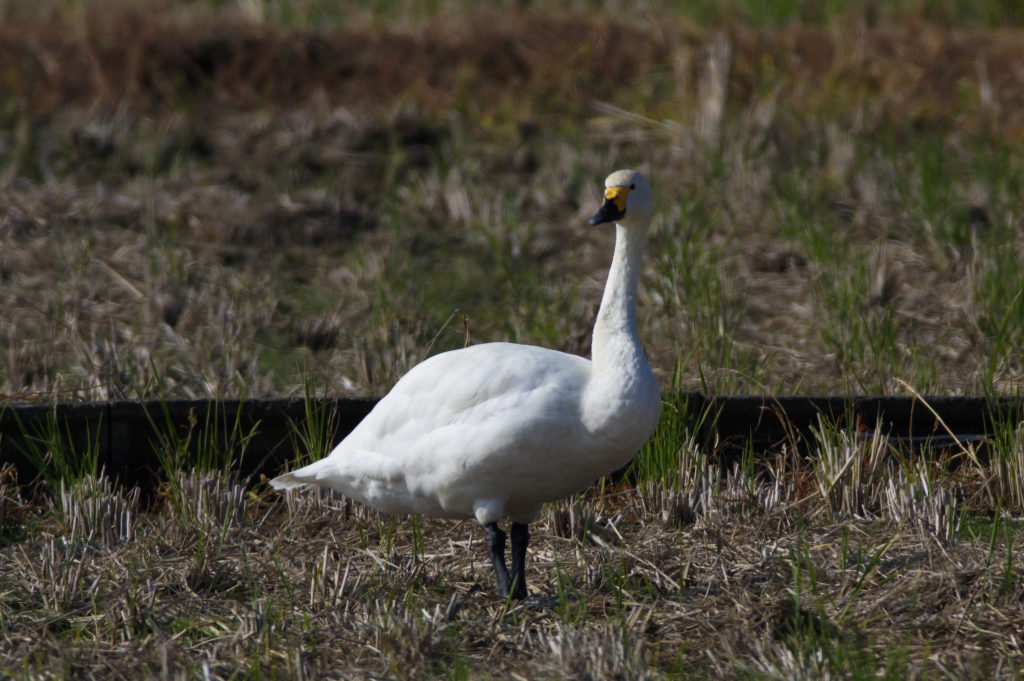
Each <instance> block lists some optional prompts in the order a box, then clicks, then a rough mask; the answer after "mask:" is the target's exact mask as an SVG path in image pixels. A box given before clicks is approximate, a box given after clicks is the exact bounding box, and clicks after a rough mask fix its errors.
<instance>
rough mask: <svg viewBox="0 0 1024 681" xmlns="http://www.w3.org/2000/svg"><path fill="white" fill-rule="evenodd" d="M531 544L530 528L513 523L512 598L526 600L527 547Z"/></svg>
mask: <svg viewBox="0 0 1024 681" xmlns="http://www.w3.org/2000/svg"><path fill="white" fill-rule="evenodd" d="M529 543H530V528H529V527H528V526H527V525H523V524H522V523H512V598H516V599H519V600H522V599H524V598H526V547H527V546H528V545H529Z"/></svg>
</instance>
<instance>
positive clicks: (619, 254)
mask: <svg viewBox="0 0 1024 681" xmlns="http://www.w3.org/2000/svg"><path fill="white" fill-rule="evenodd" d="M646 245H647V228H646V225H644V226H642V227H634V228H627V227H623V226H622V225H618V224H617V225H615V255H614V256H613V257H612V265H611V268H610V269H609V271H608V282H607V283H606V284H605V287H604V297H603V298H602V299H601V309H600V310H599V311H598V313H597V321H596V322H595V323H594V337H593V341H592V344H591V348H590V352H591V360H592V361H593V366H594V373H595V374H596V375H600V374H615V373H618V372H619V371H622V370H627V371H629V370H631V369H634V367H637V365H638V364H639V365H641V366H642V367H643V368H645V369H647V371H650V369H649V368H647V359H646V358H645V357H644V353H643V350H642V349H641V347H640V339H639V338H638V336H637V331H636V291H637V284H638V282H639V280H640V267H641V264H642V262H643V256H644V248H645V246H646Z"/></svg>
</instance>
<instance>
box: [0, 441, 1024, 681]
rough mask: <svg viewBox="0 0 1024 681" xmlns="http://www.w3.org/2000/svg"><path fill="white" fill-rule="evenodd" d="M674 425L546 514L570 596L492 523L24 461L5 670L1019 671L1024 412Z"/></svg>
mask: <svg viewBox="0 0 1024 681" xmlns="http://www.w3.org/2000/svg"><path fill="white" fill-rule="evenodd" d="M672 428H673V426H672V425H671V424H668V425H666V424H663V426H662V428H661V429H660V430H659V433H658V434H657V435H656V437H655V438H654V439H653V440H652V443H651V444H649V445H648V446H647V447H646V448H645V451H644V452H643V453H642V454H641V456H640V458H639V459H638V460H637V462H636V463H635V465H634V470H633V474H632V476H630V477H629V478H628V479H627V480H622V481H619V482H612V481H611V480H603V481H601V482H599V484H597V485H595V486H594V487H593V488H592V489H591V490H588V491H587V492H586V493H584V494H581V495H578V496H576V497H574V498H572V499H567V500H564V501H561V502H558V503H555V504H551V505H549V506H548V507H547V508H546V509H545V511H544V513H543V514H542V516H541V518H540V519H539V520H538V522H537V524H536V526H535V533H534V541H533V543H532V544H531V551H532V552H533V553H532V557H533V559H532V560H531V565H530V569H531V571H532V573H533V574H531V575H530V576H529V578H530V583H531V584H533V585H534V587H533V588H534V590H535V592H536V593H538V594H540V595H544V596H549V597H553V598H554V600H555V602H554V604H553V605H550V606H547V607H536V606H524V605H521V604H518V603H515V602H504V601H500V600H497V599H496V598H495V597H494V596H493V594H492V591H493V589H492V588H491V586H492V585H491V583H490V581H491V576H490V572H489V566H488V564H487V561H486V560H485V552H484V551H483V546H482V539H481V536H482V535H481V533H480V532H479V531H478V528H477V527H476V526H475V525H474V524H473V523H469V522H467V523H456V522H452V521H438V520H430V519H423V518H392V517H385V516H382V515H380V514H378V513H377V512H376V511H373V510H371V509H368V508H366V507H363V506H361V505H359V504H355V503H353V502H351V501H349V500H347V499H345V498H343V497H341V496H340V495H337V494H336V493H333V492H330V491H327V490H313V491H306V492H302V493H291V494H288V495H278V494H273V493H270V492H267V491H265V488H261V487H255V488H253V487H249V486H246V485H244V484H242V483H241V482H240V481H237V480H235V479H233V478H232V474H231V473H230V472H229V471H224V470H200V469H195V470H180V471H178V472H177V474H176V475H175V479H174V480H173V481H169V482H168V483H166V484H165V485H164V487H163V488H162V493H161V494H160V495H159V496H158V498H157V499H156V500H155V501H154V502H153V504H152V505H151V506H143V504H142V502H140V495H139V493H138V490H132V491H125V490H124V489H121V488H118V487H116V486H114V485H112V484H111V483H110V482H109V480H108V479H107V478H105V477H104V476H103V475H102V473H100V474H96V473H93V472H88V471H87V472H83V473H82V474H81V475H80V476H79V477H78V478H77V479H68V480H65V481H63V482H62V483H61V487H60V492H59V494H56V495H52V494H45V493H44V492H43V490H41V489H38V488H33V486H31V485H18V484H17V483H18V481H16V480H13V479H12V476H11V474H10V473H9V471H5V474H4V475H3V476H0V518H2V519H3V527H2V537H3V545H2V547H0V553H2V558H3V559H2V561H0V583H2V584H3V588H2V590H0V624H2V628H0V649H2V650H3V652H4V654H3V657H2V663H0V673H2V674H3V675H4V676H5V677H8V678H16V679H36V678H78V679H93V678H95V679H116V678H160V679H187V678H196V679H199V678H203V679H207V678H209V679H238V678H295V679H302V678H338V679H342V678H346V679H347V678H410V679H412V678H443V679H468V678H529V679H535V678H536V679H547V678H552V679H553V678H568V679H594V680H604V679H642V678H649V679H661V678H665V679H668V678H711V679H718V678H722V679H732V678H749V679H827V678H837V679H839V678H842V679H869V678H870V679H877V678H891V679H904V678H929V679H931V678H948V679H1016V678H1020V674H1021V672H1022V670H1021V667H1020V660H1021V654H1022V651H1021V649H1020V645H1021V641H1020V637H1019V623H1020V621H1021V619H1022V618H1024V577H1022V575H1021V560H1020V542H1021V540H1022V538H1024V525H1022V524H1021V521H1020V520H1019V518H1020V515H1021V510H1022V509H1021V507H1020V505H1019V500H1020V498H1021V496H1020V494H1021V485H1022V482H1021V480H1022V479H1024V478H1022V477H1021V476H1020V472H1021V468H1022V467H1024V438H1022V437H1021V435H1020V432H1019V431H1018V432H1017V433H1015V434H1014V435H1012V436H1011V435H1007V436H1006V437H1007V439H1006V440H1005V442H1004V443H1003V445H1004V447H1005V450H1004V451H1013V457H1015V458H1009V457H1006V458H998V457H997V458H991V459H990V458H989V457H987V456H980V455H979V453H978V452H975V451H973V450H970V451H969V452H967V453H965V452H961V451H952V452H946V453H945V454H941V453H937V452H932V453H931V455H929V456H923V455H922V454H921V453H920V452H900V451H898V450H897V449H894V448H893V447H891V446H890V445H889V444H887V441H886V440H885V438H883V437H881V436H879V435H874V436H865V435H864V434H863V433H852V434H851V433H850V432H849V431H847V430H845V429H843V428H838V427H836V426H835V425H832V424H826V423H823V424H822V425H821V428H820V430H819V431H818V433H817V435H816V442H815V444H814V446H813V448H812V454H813V455H812V457H810V459H809V460H808V461H803V460H801V459H800V458H799V457H798V456H795V455H794V454H793V453H792V452H791V451H789V450H788V449H787V448H782V449H781V450H780V451H779V452H778V453H777V456H776V457H775V458H774V459H773V460H771V461H770V462H769V463H765V461H764V460H763V459H761V460H755V458H753V457H748V458H746V459H744V460H740V461H736V462H734V463H733V464H731V465H722V462H720V461H715V460H713V458H712V457H709V456H708V455H707V454H706V452H707V449H706V448H704V447H699V446H697V443H696V441H695V440H694V438H693V437H691V436H689V435H688V434H687V433H685V432H684V433H679V432H677V431H673V430H671V429H672ZM666 429H668V430H666ZM1011 488H1012V489H1014V490H1016V491H1015V492H1013V493H1009V492H1008V491H1007V490H1009V489H1011ZM33 490H34V491H33ZM1014 495H1016V496H1014Z"/></svg>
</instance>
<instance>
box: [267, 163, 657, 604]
mask: <svg viewBox="0 0 1024 681" xmlns="http://www.w3.org/2000/svg"><path fill="white" fill-rule="evenodd" d="M604 197H605V201H604V203H603V205H602V207H601V210H600V211H599V212H598V213H597V214H596V215H595V216H594V217H593V218H591V220H590V223H591V224H599V223H603V222H611V221H614V222H616V237H615V253H614V256H613V259H612V265H611V269H610V271H609V273H608V281H607V284H606V286H605V292H604V297H603V299H602V301H601V308H600V310H599V312H598V316H597V320H596V322H595V325H594V333H593V343H592V348H591V355H592V359H591V360H587V359H584V358H582V357H578V356H576V355H570V354H566V353H563V352H558V351H556V350H549V349H546V348H540V347H536V346H531V345H517V344H514V343H488V344H484V345H475V346H470V347H467V348H463V349H461V350H453V351H451V352H445V353H442V354H439V355H436V356H434V357H431V358H429V359H427V360H426V361H424V362H422V363H420V364H418V365H417V366H415V367H414V368H413V369H412V370H410V371H409V373H407V374H406V375H405V376H404V377H402V379H401V380H399V381H398V383H397V384H396V385H395V387H394V388H393V389H392V390H391V392H389V393H388V394H387V395H386V396H385V397H384V398H383V399H382V400H381V401H380V402H379V403H378V404H377V405H376V407H374V409H373V411H371V412H370V414H369V415H368V416H367V417H366V418H365V419H364V420H363V421H362V422H361V423H360V424H359V425H358V426H357V427H356V428H355V429H354V430H353V431H352V432H351V433H350V434H349V435H348V437H346V438H345V439H344V440H342V441H341V442H340V443H339V444H338V445H337V446H336V447H335V448H334V450H333V451H332V452H331V453H330V454H329V455H328V456H326V457H325V458H323V459H321V460H320V461H317V462H315V463H313V464H310V465H308V466H305V467H304V468H300V469H299V470H296V471H294V472H291V473H286V474H284V475H281V476H279V477H277V478H274V479H273V480H271V483H270V484H271V485H273V486H274V487H275V488H276V489H289V488H292V487H296V486H301V485H310V484H312V485H320V486H324V487H331V488H333V489H336V490H339V491H341V492H342V493H344V494H345V495H347V496H349V497H352V498H353V499H356V500H358V501H361V502H363V503H365V504H369V505H370V506H372V507H374V508H376V509H378V510H380V511H382V512H385V513H419V514H423V515H431V516H441V517H449V518H476V520H477V521H478V522H479V523H480V524H481V525H484V526H485V527H486V528H487V537H488V547H489V549H490V552H491V557H492V559H493V560H494V567H495V572H496V576H497V581H498V591H499V593H500V594H501V595H502V596H507V595H509V594H511V595H512V596H513V597H517V598H523V597H525V596H526V580H525V574H524V572H523V569H524V562H525V552H526V543H527V542H528V539H529V534H528V532H527V528H526V525H527V524H528V523H530V522H531V521H532V520H534V518H536V517H537V514H538V513H539V512H540V509H541V505H542V504H544V503H545V502H548V501H553V500H556V499H559V498H562V497H564V496H567V495H569V494H572V493H574V492H578V491H580V490H582V489H585V488H586V487H587V486H588V485H590V484H591V483H592V482H593V481H594V480H595V479H597V478H598V477H600V476H602V475H605V474H607V473H610V472H612V471H614V470H615V469H617V468H619V467H621V466H622V465H624V464H625V463H626V462H628V461H629V459H630V458H631V457H632V456H633V455H634V454H636V452H637V450H639V449H640V447H641V446H642V445H643V444H644V442H645V441H646V440H647V439H648V438H649V437H650V435H651V433H652V432H653V431H654V428H655V426H656V425H657V421H658V416H659V414H660V410H661V399H660V393H659V389H658V384H657V381H656V380H655V378H654V375H653V373H652V372H651V369H650V367H649V366H648V364H647V360H646V358H645V356H644V353H643V349H642V348H641V346H640V342H639V339H638V337H637V331H636V321H635V309H636V289H637V283H638V279H639V274H640V265H641V260H642V258H643V251H644V247H645V244H646V239H647V227H648V224H649V222H650V217H651V210H652V199H651V193H650V189H649V188H648V186H647V183H646V181H645V180H644V178H643V177H642V176H641V175H640V173H638V172H636V171H632V170H620V171H616V172H614V173H612V174H611V175H610V176H609V177H608V178H607V180H606V181H605V194H604ZM505 517H507V518H509V519H511V520H512V522H513V526H512V572H513V574H512V576H511V578H510V577H509V574H508V571H507V569H506V568H505V562H504V545H505V534H504V532H502V531H501V530H500V529H498V526H497V522H498V521H499V520H501V519H503V518H505Z"/></svg>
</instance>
